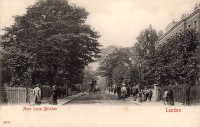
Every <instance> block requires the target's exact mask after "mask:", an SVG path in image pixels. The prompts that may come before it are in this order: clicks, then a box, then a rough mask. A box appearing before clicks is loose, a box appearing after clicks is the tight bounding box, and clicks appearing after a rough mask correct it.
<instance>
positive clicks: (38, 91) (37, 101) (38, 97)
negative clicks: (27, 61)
mask: <svg viewBox="0 0 200 127" xmlns="http://www.w3.org/2000/svg"><path fill="white" fill-rule="evenodd" d="M33 96H34V103H35V104H40V103H41V89H40V87H39V84H37V85H36V87H35V88H34V89H33Z"/></svg>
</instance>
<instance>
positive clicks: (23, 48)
mask: <svg viewBox="0 0 200 127" xmlns="http://www.w3.org/2000/svg"><path fill="white" fill-rule="evenodd" d="M87 16H88V12H87V11H86V10H85V9H84V8H82V7H78V6H75V5H70V4H69V3H68V2H67V1H66V0H39V1H37V2H36V3H35V4H34V5H32V6H30V7H28V8H27V12H26V14H24V15H22V16H15V23H14V24H13V25H12V26H11V27H9V28H6V29H5V30H6V33H5V35H3V38H4V39H5V38H9V40H8V41H5V42H3V43H2V47H3V50H4V51H5V55H4V56H3V64H4V66H3V67H4V68H6V70H7V71H9V72H10V75H11V77H13V80H15V81H13V82H15V83H16V80H19V81H17V82H18V83H23V82H24V81H23V80H24V79H25V78H24V76H25V75H27V76H28V77H29V79H30V80H31V81H32V84H35V83H37V82H41V81H44V82H47V83H48V84H49V85H52V84H53V83H54V82H55V78H56V77H59V76H61V77H63V78H65V80H67V81H68V82H71V83H72V82H80V81H81V72H82V70H83V69H84V66H85V65H88V64H89V63H91V62H94V61H95V59H96V58H98V57H99V55H98V54H99V53H100V49H99V46H100V44H99V42H98V40H97V39H98V38H99V37H100V35H99V34H98V33H97V32H96V31H94V30H93V29H92V28H91V26H89V25H87V24H85V21H86V19H87ZM39 75H40V76H39ZM79 75H80V76H79ZM40 77H42V78H40ZM11 82H12V81H11Z"/></svg>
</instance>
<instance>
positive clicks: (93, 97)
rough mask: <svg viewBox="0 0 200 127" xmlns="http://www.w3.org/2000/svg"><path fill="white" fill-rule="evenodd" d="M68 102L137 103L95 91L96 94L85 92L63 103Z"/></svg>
mask: <svg viewBox="0 0 200 127" xmlns="http://www.w3.org/2000/svg"><path fill="white" fill-rule="evenodd" d="M69 104H113V105H117V104H132V105H137V104H136V103H135V102H134V101H131V100H130V99H127V100H125V101H123V100H121V99H117V97H116V96H115V95H111V94H108V93H103V92H101V93H96V94H93V93H92V94H88V93H87V94H85V95H83V96H80V97H78V98H76V99H74V100H72V101H70V102H69V103H66V104H65V105H69Z"/></svg>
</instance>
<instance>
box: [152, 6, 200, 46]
mask: <svg viewBox="0 0 200 127" xmlns="http://www.w3.org/2000/svg"><path fill="white" fill-rule="evenodd" d="M186 29H195V30H197V31H199V32H200V4H199V5H197V4H196V6H195V8H194V11H193V12H192V13H191V14H183V15H182V17H181V20H180V21H179V22H175V21H174V20H173V21H172V22H171V23H169V24H168V25H167V27H166V28H165V33H164V34H163V35H162V36H161V37H160V38H159V41H158V42H157V44H156V47H157V46H158V45H161V44H163V43H164V42H165V41H166V40H167V39H168V38H170V37H172V36H173V35H175V34H177V33H179V32H182V31H185V30H186Z"/></svg>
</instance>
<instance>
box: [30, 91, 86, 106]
mask: <svg viewBox="0 0 200 127" xmlns="http://www.w3.org/2000/svg"><path fill="white" fill-rule="evenodd" d="M85 94H86V93H78V94H75V95H71V96H67V97H64V98H62V99H58V100H57V102H58V104H57V105H64V104H67V103H69V102H71V101H73V100H74V99H76V98H78V97H81V96H83V95H85ZM50 102H51V100H50V98H48V99H42V100H41V104H40V105H51V104H49V103H50ZM31 105H33V103H32V104H31Z"/></svg>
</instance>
